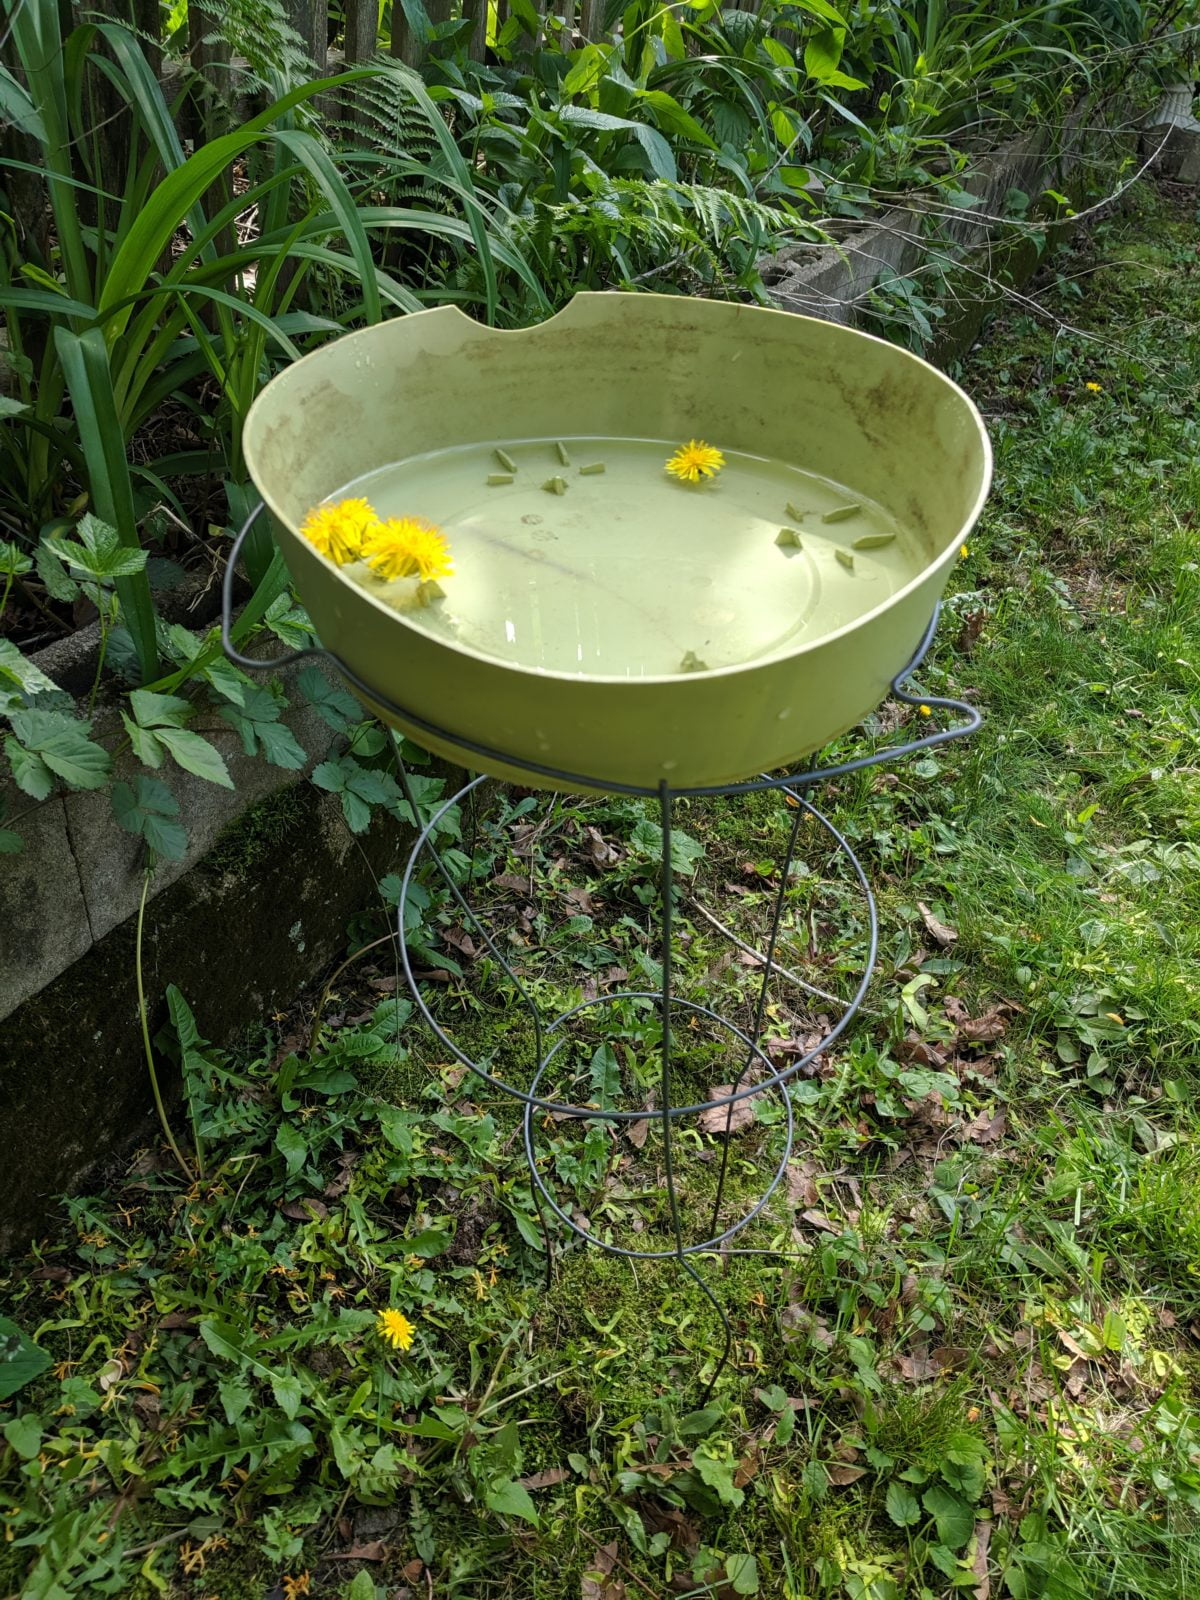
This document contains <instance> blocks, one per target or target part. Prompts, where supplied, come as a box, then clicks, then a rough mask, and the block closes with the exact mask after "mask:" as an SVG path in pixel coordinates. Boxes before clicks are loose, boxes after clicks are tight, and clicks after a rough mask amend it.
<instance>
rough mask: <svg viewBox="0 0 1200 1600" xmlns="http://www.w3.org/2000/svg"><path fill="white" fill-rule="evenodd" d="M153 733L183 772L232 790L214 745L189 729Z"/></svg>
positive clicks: (158, 730) (230, 780)
mask: <svg viewBox="0 0 1200 1600" xmlns="http://www.w3.org/2000/svg"><path fill="white" fill-rule="evenodd" d="M155 731H156V732H157V735H158V737H159V738H160V739H161V740H162V742H163V744H165V745H166V747H167V749H168V750H169V751H170V752H171V754H172V756H173V757H174V758H175V760H176V761H177V762H178V763H179V765H180V766H181V767H182V768H183V769H184V771H185V772H192V773H194V774H195V775H196V777H197V778H204V779H206V780H207V781H208V782H209V783H217V784H220V786H221V787H222V788H223V789H232V788H233V779H232V778H231V777H230V776H229V769H228V768H227V767H226V765H225V757H224V756H223V755H222V754H221V752H220V751H219V750H218V749H217V747H216V745H213V744H209V742H208V740H207V739H205V738H203V737H202V736H201V735H200V734H198V733H194V732H193V731H192V729H190V728H158V729H156V730H155Z"/></svg>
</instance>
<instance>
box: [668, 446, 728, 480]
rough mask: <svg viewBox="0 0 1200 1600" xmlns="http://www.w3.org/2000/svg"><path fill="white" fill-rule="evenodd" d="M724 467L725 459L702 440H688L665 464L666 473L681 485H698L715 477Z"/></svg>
mask: <svg viewBox="0 0 1200 1600" xmlns="http://www.w3.org/2000/svg"><path fill="white" fill-rule="evenodd" d="M724 465H725V457H724V456H723V455H722V454H721V452H720V451H719V450H714V449H713V447H712V445H711V444H705V443H704V440H703V439H689V440H688V442H687V443H686V444H681V445H680V446H679V449H678V450H676V452H675V454H674V455H673V456H672V457H671V459H670V460H669V461H668V462H667V471H668V472H669V473H670V474H671V476H672V477H673V478H678V479H679V481H680V482H681V483H699V482H700V480H701V478H712V477H715V476H716V474H717V473H718V472H720V470H721V468H722V467H723V466H724Z"/></svg>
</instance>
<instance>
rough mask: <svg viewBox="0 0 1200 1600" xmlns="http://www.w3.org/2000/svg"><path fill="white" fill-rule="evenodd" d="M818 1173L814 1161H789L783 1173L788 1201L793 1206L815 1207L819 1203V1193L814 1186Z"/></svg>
mask: <svg viewBox="0 0 1200 1600" xmlns="http://www.w3.org/2000/svg"><path fill="white" fill-rule="evenodd" d="M817 1171H818V1168H817V1164H816V1162H815V1161H789V1162H788V1164H787V1170H786V1171H785V1172H784V1175H783V1176H784V1182H785V1183H786V1184H787V1192H788V1199H789V1200H791V1201H792V1202H793V1203H794V1204H795V1205H804V1206H815V1205H818V1204H819V1203H820V1200H821V1191H820V1190H819V1189H818V1188H817V1185H816V1181H815V1180H816V1173H817Z"/></svg>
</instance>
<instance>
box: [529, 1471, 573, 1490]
mask: <svg viewBox="0 0 1200 1600" xmlns="http://www.w3.org/2000/svg"><path fill="white" fill-rule="evenodd" d="M570 1476H571V1471H570V1468H569V1467H547V1468H546V1469H545V1470H544V1471H543V1472H535V1473H533V1474H531V1476H530V1477H528V1478H518V1479H517V1482H518V1483H519V1484H520V1485H521V1487H522V1489H553V1488H554V1486H555V1484H557V1483H562V1482H564V1481H565V1479H567V1478H569V1477H570Z"/></svg>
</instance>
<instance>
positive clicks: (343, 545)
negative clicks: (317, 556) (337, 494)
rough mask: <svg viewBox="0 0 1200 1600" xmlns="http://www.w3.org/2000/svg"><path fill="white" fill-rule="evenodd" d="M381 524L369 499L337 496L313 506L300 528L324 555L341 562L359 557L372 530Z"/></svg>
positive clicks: (339, 564)
mask: <svg viewBox="0 0 1200 1600" xmlns="http://www.w3.org/2000/svg"><path fill="white" fill-rule="evenodd" d="M378 526H379V518H378V517H377V516H376V515H375V512H374V510H373V508H372V507H371V505H370V503H369V502H368V501H366V500H334V501H330V502H328V503H327V504H326V505H323V506H314V507H313V509H312V510H311V511H310V512H309V513H308V515H307V516H306V517H305V519H304V521H303V522H302V523H301V524H300V532H301V533H302V534H303V535H304V537H305V538H306V539H307V540H308V542H309V544H311V545H313V546H314V547H315V548H316V549H317V550H319V551H320V553H321V554H322V555H323V556H326V557H327V558H328V559H329V560H330V561H336V562H337V564H338V566H339V567H340V566H342V565H343V564H344V563H345V562H347V561H357V560H358V558H359V556H360V555H362V551H363V544H364V542H365V541H366V539H367V536H368V535H369V534H370V533H371V531H372V530H373V529H375V528H377V527H378Z"/></svg>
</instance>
